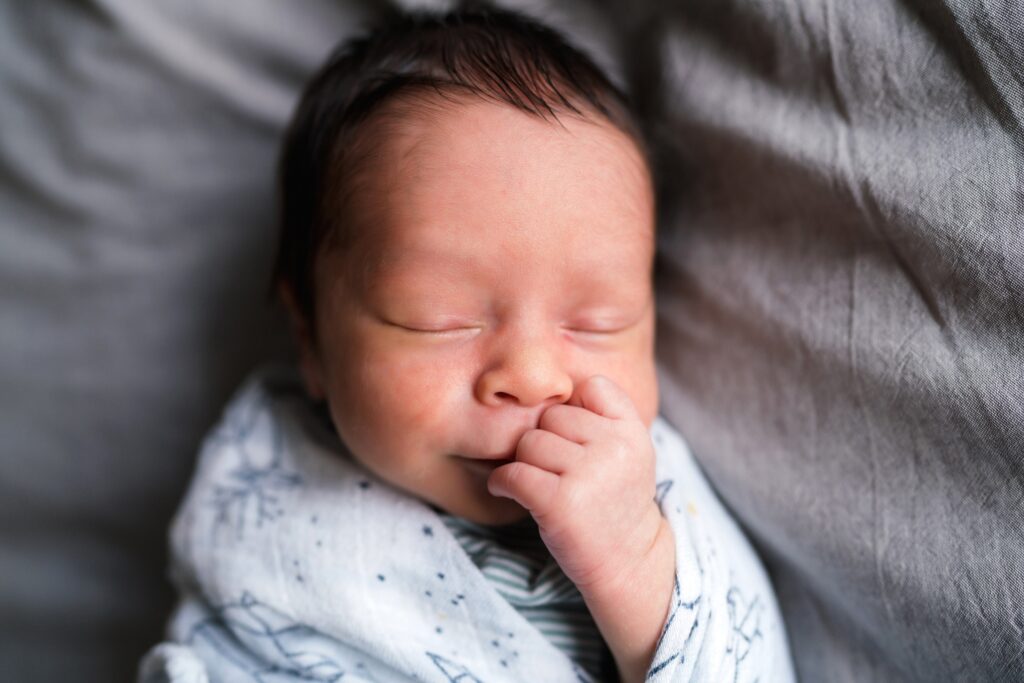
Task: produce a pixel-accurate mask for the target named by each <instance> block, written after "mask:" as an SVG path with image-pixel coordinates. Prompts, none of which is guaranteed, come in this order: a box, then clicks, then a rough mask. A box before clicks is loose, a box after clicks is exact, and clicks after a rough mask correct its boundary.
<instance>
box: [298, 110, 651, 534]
mask: <svg viewBox="0 0 1024 683" xmlns="http://www.w3.org/2000/svg"><path fill="white" fill-rule="evenodd" d="M379 151H380V154H379V156H377V157H376V158H375V160H374V161H373V162H372V163H373V165H372V167H371V168H369V169H368V170H367V171H366V173H365V174H364V177H363V178H362V181H361V184H360V185H359V188H360V190H359V192H360V194H359V196H357V197H356V198H355V200H354V206H353V207H352V210H353V211H354V215H355V216H357V217H358V230H359V234H360V235H361V236H362V237H360V238H359V239H358V240H357V242H356V243H355V245H354V246H353V247H352V248H350V249H346V250H345V251H344V252H343V251H342V250H334V251H331V250H329V249H328V250H326V251H325V252H324V253H323V254H322V255H321V256H320V257H319V259H318V261H317V266H316V276H315V284H316V291H317V308H316V316H317V327H318V329H317V337H316V342H317V343H316V346H315V347H313V346H311V345H307V346H306V348H305V351H304V354H303V355H304V358H303V370H304V374H305V377H306V381H307V385H308V386H309V388H310V391H311V392H312V393H313V394H314V395H321V396H324V397H325V398H326V399H327V401H328V403H329V406H330V412H331V415H332V418H333V420H334V423H335V426H336V427H337V429H338V432H339V434H340V436H341V437H342V439H343V440H344V441H345V443H346V444H347V445H348V447H349V449H350V450H351V451H352V453H353V454H354V455H355V457H356V458H357V459H358V460H360V461H361V462H362V463H363V464H365V465H366V467H367V468H369V469H370V470H371V471H373V472H375V473H376V474H377V475H378V476H380V477H381V478H382V479H384V480H387V481H389V482H391V483H392V484H394V485H396V486H398V487H400V488H402V489H404V490H406V491H408V492H409V493H412V494H414V495H416V496H417V497H419V498H421V499H424V500H426V501H428V502H430V503H433V504H435V505H437V506H438V507H440V508H442V509H445V510H447V511H448V512H450V513H452V514H455V515H458V516H461V517H465V518H467V519H470V520H472V521H475V522H478V523H482V524H505V523H510V522H514V521H517V520H519V519H521V518H523V517H525V516H526V514H527V513H526V511H525V510H524V509H523V508H521V507H520V506H519V505H518V504H516V503H515V502H513V501H511V500H509V499H507V498H496V497H494V496H491V495H490V494H489V493H488V492H487V485H486V482H487V477H488V475H489V474H490V472H492V471H493V470H494V469H495V467H497V466H498V465H499V464H501V463H502V462H505V461H507V459H508V458H511V457H513V456H514V455H515V449H516V445H517V443H518V441H519V438H520V436H521V435H522V434H523V433H524V432H526V431H527V430H529V429H533V428H535V427H536V426H537V422H538V419H539V416H540V414H541V413H542V412H543V411H544V410H545V409H546V408H547V407H548V406H551V405H553V404H555V403H564V402H568V401H570V399H571V398H572V397H573V395H574V391H575V390H576V388H577V387H578V386H579V385H580V383H581V382H582V381H583V380H584V379H586V378H588V377H590V376H592V375H595V374H602V375H605V376H607V377H609V378H611V379H612V380H613V381H615V382H616V383H617V384H618V385H619V386H621V387H622V388H623V389H624V390H625V391H626V392H627V393H628V394H629V395H630V396H631V397H632V399H633V401H634V403H635V404H636V407H637V409H638V411H639V413H640V415H641V417H642V418H643V420H644V421H645V423H646V424H647V425H648V426H649V425H650V423H651V421H652V420H653V419H654V417H655V414H656V412H657V403H658V394H657V384H656V380H655V370H654V360H653V344H654V333H653V330H654V300H653V292H652V288H651V267H652V259H653V249H654V239H653V237H654V211H653V196H652V190H651V183H650V178H649V176H648V172H647V170H646V166H645V164H644V162H643V160H642V157H641V155H640V153H639V152H638V151H637V150H636V148H635V146H634V144H633V143H632V142H631V141H630V139H629V138H628V137H627V136H626V135H625V134H623V133H621V132H620V131H618V130H617V129H615V128H614V127H613V126H612V125H610V124H607V123H605V122H592V121H583V120H580V119H577V118H574V117H569V116H565V117H563V118H562V119H561V121H560V123H552V122H547V121H543V120H541V119H538V118H536V117H532V116H530V115H528V114H525V113H522V112H520V111H517V110H515V109H513V108H511V107H507V106H502V105H498V104H492V103H485V102H477V101H475V100H473V101H467V102H465V103H460V104H458V105H448V106H447V107H446V108H445V109H444V111H443V112H441V113H435V114H431V115H427V116H423V117H416V119H415V120H412V121H408V122H403V123H402V125H401V131H400V132H397V133H396V132H395V131H391V134H390V137H389V139H388V140H387V141H386V142H384V143H383V145H382V148H381V149H380V150H379Z"/></svg>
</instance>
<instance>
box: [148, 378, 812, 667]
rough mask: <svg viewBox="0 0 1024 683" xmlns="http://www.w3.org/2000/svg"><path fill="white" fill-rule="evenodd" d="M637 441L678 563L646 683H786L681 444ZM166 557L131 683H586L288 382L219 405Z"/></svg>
mask: <svg viewBox="0 0 1024 683" xmlns="http://www.w3.org/2000/svg"><path fill="white" fill-rule="evenodd" d="M651 436H652V439H653V441H654V444H655V450H656V452H657V499H658V503H659V504H660V506H661V509H662V512H663V514H664V515H665V516H666V518H667V519H668V520H669V522H670V524H671V526H672V529H673V531H674V532H675V539H676V549H677V551H676V552H677V558H676V583H675V587H674V594H673V596H672V604H671V611H670V614H669V616H668V620H667V622H666V626H665V629H664V632H663V634H662V637H661V640H660V642H659V644H658V647H657V652H656V655H655V657H654V661H653V663H652V665H651V668H650V670H649V672H648V676H647V678H648V680H649V681H712V682H716V683H717V682H720V681H762V682H764V683H767V682H774V681H778V682H781V683H786V682H788V681H791V680H794V677H793V673H792V669H791V664H790V656H789V651H788V648H787V644H786V637H785V632H784V629H783V624H782V620H781V617H780V615H779V610H778V607H777V605H776V601H775V598H774V596H773V593H772V589H771V585H770V584H769V582H768V579H767V577H766V575H765V572H764V570H763V568H762V566H761V564H760V562H759V561H758V559H757V557H756V556H755V554H754V552H753V550H752V549H751V547H750V545H749V544H748V542H747V541H746V539H745V538H744V537H743V535H742V534H741V533H740V531H739V529H738V527H737V526H736V524H735V523H734V522H733V520H732V519H731V518H730V517H729V516H728V514H727V513H726V512H725V510H724V509H723V508H722V506H721V504H720V503H719V502H718V500H717V498H716V497H715V495H714V493H713V492H712V491H711V489H710V488H709V486H708V484H707V482H706V481H705V479H704V477H703V475H702V474H701V473H700V470H699V469H698V468H697V466H696V464H695V463H694V461H693V459H692V457H691V455H690V453H689V451H688V449H687V447H686V445H685V443H684V442H683V440H682V439H681V438H680V436H679V435H678V434H677V433H676V432H675V431H674V430H673V429H672V428H671V427H670V426H669V425H668V423H666V422H665V421H663V420H661V419H660V418H659V419H658V420H657V421H656V422H655V423H654V425H653V426H652V428H651ZM171 545H172V568H171V574H172V579H173V580H174V582H175V583H176V585H177V586H178V589H179V591H180V593H181V601H180V603H179V605H178V607H177V609H176V610H175V613H174V614H173V615H172V617H171V620H170V623H169V625H168V633H167V635H168V642H166V643H162V644H160V645H158V646H156V647H155V648H153V649H152V650H151V651H150V652H149V654H148V655H147V656H146V657H145V658H144V659H143V661H142V663H141V664H140V668H139V681H140V683H160V682H168V681H170V682H173V683H205V682H206V681H210V682H235V681H238V682H246V683H284V682H286V681H352V682H354V683H363V682H370V681H373V682H376V683H390V682H392V681H394V682H398V681H402V682H403V683H404V682H408V681H426V682H433V681H436V682H439V683H440V682H451V681H459V682H461V683H474V682H492V681H493V682H499V681H517V682H523V681H525V682H530V683H534V682H537V683H560V682H561V681H567V682H568V681H572V682H576V683H579V682H586V681H592V680H593V678H592V676H591V675H590V674H588V673H587V672H586V670H584V669H583V668H582V667H580V666H578V665H576V664H575V663H574V662H573V661H572V660H571V659H570V658H569V657H568V656H567V655H566V654H564V653H563V652H562V651H561V650H559V649H557V648H556V647H555V646H554V645H552V644H551V642H549V641H548V640H547V639H546V638H545V637H544V636H543V635H542V634H541V632H540V631H539V630H537V628H535V627H534V626H533V625H532V624H531V623H530V622H528V621H527V620H526V619H525V618H524V617H523V616H522V615H520V614H519V613H518V612H517V611H516V610H515V609H514V608H513V607H512V606H511V605H510V604H509V603H508V602H507V601H506V600H505V599H504V598H502V597H501V595H499V593H498V592H497V590H496V589H495V588H494V587H493V586H492V585H491V584H490V583H489V582H488V580H487V579H486V578H485V577H484V575H483V574H482V573H481V572H480V570H479V569H478V568H477V567H476V566H475V565H474V564H473V562H472V561H471V559H470V557H469V556H468V555H467V554H466V553H465V552H464V551H463V549H462V547H461V546H460V545H459V543H458V541H457V540H456V539H455V538H454V537H453V536H452V535H451V533H450V532H449V531H448V529H447V528H446V526H445V524H444V523H443V522H442V521H441V520H440V518H439V517H438V516H437V514H436V513H435V512H434V510H433V509H432V508H430V507H429V506H428V505H427V504H425V503H423V502H421V501H420V500H418V499H416V498H414V497H411V496H409V495H408V494H406V493H404V492H402V491H399V490H397V489H395V488H393V487H391V486H390V485H388V484H387V483H385V482H383V481H381V480H379V479H377V478H375V477H374V476H373V475H372V474H370V473H369V472H368V471H367V470H366V469H365V468H363V467H362V466H360V465H359V464H358V463H356V462H355V461H354V460H353V459H351V457H350V456H348V455H347V453H346V452H345V450H344V447H343V446H342V445H341V443H340V442H339V441H338V439H337V437H336V436H335V435H334V434H333V432H332V431H331V430H330V429H329V426H328V425H327V424H326V422H325V421H324V418H323V417H322V416H319V415H317V414H316V413H315V411H314V410H313V409H312V407H311V405H310V403H309V402H308V401H307V400H306V399H305V398H304V396H303V393H302V389H301V385H300V384H299V382H298V380H297V379H296V378H295V377H294V375H293V374H291V373H287V372H283V371H269V370H264V371H262V372H260V373H257V374H256V375H254V377H253V378H252V379H250V380H249V381H248V382H247V383H246V385H245V386H243V387H242V389H240V391H239V393H238V394H237V395H236V397H235V398H234V399H233V400H232V402H231V403H230V405H229V406H228V408H227V410H226V412H225V415H224V417H223V420H222V421H221V423H220V424H219V426H217V428H216V429H215V430H214V431H213V432H212V433H211V434H210V435H209V436H208V437H207V439H206V441H205V443H204V445H203V448H202V452H201V454H200V457H199V462H198V465H197V471H196V474H195V478H194V480H193V482H192V484H191V487H190V489H189V491H188V494H187V496H186V498H185V500H184V503H183V504H182V507H181V509H180V510H179V511H178V514H177V516H176V518H175V521H174V524H173V527H172V530H171Z"/></svg>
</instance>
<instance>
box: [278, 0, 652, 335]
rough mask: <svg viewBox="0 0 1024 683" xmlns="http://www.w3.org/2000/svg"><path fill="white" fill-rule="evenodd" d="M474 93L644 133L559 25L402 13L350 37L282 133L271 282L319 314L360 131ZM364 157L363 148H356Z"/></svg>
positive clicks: (504, 14) (487, 14)
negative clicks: (419, 102)
mask: <svg viewBox="0 0 1024 683" xmlns="http://www.w3.org/2000/svg"><path fill="white" fill-rule="evenodd" d="M460 93H467V94H471V95H475V96H478V97H481V98H483V99H487V100H492V101H495V102H499V103H505V104H508V105H511V106H513V107H516V108H518V109H521V110H523V111H525V112H528V113H530V114H533V115H536V116H539V117H541V118H545V119H551V120H555V119H557V117H558V115H559V114H563V113H571V114H576V115H583V113H584V112H588V113H591V114H597V115H598V116H601V117H603V118H605V119H606V120H608V121H609V122H610V123H612V124H613V125H615V126H616V127H617V128H619V129H620V130H622V131H623V132H624V133H626V134H627V135H629V136H630V137H631V138H632V139H633V140H634V141H635V142H636V144H637V147H638V148H639V149H640V151H641V153H642V154H644V155H645V156H646V149H645V146H644V143H643V137H642V134H641V132H640V128H639V126H638V125H637V123H636V120H635V118H634V116H633V114H632V113H631V110H630V106H629V103H628V101H627V99H626V97H625V95H624V94H623V93H622V92H620V91H619V90H618V88H616V87H615V85H613V84H612V83H611V82H610V81H609V79H608V78H607V77H606V76H605V75H604V74H603V73H602V72H601V70H600V68H598V67H597V66H596V65H595V64H594V62H592V61H591V60H590V58H588V57H587V56H586V55H584V54H583V53H581V52H580V51H578V50H576V49H575V48H573V47H571V46H570V45H569V44H568V43H567V42H566V41H565V39H564V38H562V36H561V35H559V34H558V33H557V32H556V31H554V30H552V29H550V28H548V27H546V26H543V25H541V24H539V23H537V22H535V21H532V20H530V19H528V18H526V17H524V16H522V15H520V14H517V13H514V12H510V11H507V10H499V9H495V8H492V7H484V6H481V5H479V4H478V3H464V4H463V6H462V7H461V8H460V9H457V10H454V11H451V12H449V13H447V14H438V13H427V12H420V13H413V14H402V13H396V14H393V15H392V16H391V17H390V18H389V19H388V20H387V21H386V22H385V23H384V24H382V25H380V26H378V27H377V29H376V30H374V31H373V32H371V33H370V34H369V35H367V36H365V37H362V38H357V39H354V40H350V41H347V42H344V43H342V44H341V45H340V46H339V47H338V48H337V49H336V50H335V52H334V53H333V54H332V55H331V56H330V57H329V58H328V60H327V62H326V63H325V64H324V66H323V67H322V68H321V69H320V70H319V71H318V72H317V73H316V75H315V76H314V77H313V78H312V80H311V81H310V82H309V84H308V85H307V86H306V89H305V91H304V92H303V94H302V97H301V99H300V101H299V104H298V107H297V109H296V111H295V114H294V116H293V118H292V121H291V124H290V126H289V128H288V130H287V132H286V134H285V139H284V145H283V149H282V154H281V159H280V167H279V169H278V173H279V178H278V181H279V191H280V202H281V204H280V226H279V227H280V237H279V243H278V252H277V261H276V263H275V266H274V273H273V284H274V285H282V284H285V285H288V286H289V287H290V288H291V290H292V293H293V295H294V297H295V301H296V304H297V305H298V307H299V310H300V312H301V313H302V314H303V315H305V317H306V318H307V321H308V323H309V324H310V325H311V326H312V325H314V324H315V320H314V296H313V294H314V286H313V263H314V260H315V258H316V255H317V253H318V251H319V250H320V249H321V248H322V247H323V245H324V244H325V241H326V240H327V239H328V238H330V239H332V240H333V239H334V238H335V237H337V236H338V233H339V232H344V231H343V230H340V228H342V227H343V226H340V225H339V221H338V220H337V217H338V214H339V213H340V211H339V210H338V209H339V207H340V206H341V205H342V203H341V202H339V201H337V197H335V198H334V200H332V194H334V195H337V193H339V192H343V191H344V190H343V189H338V188H344V186H345V182H344V181H345V180H346V179H347V178H348V177H349V175H350V174H351V172H352V170H353V169H352V168H350V167H351V166H353V165H354V161H353V160H352V159H351V158H349V157H351V156H352V154H349V155H346V151H351V150H352V148H353V145H352V143H353V141H354V140H355V136H354V133H355V132H356V131H357V130H358V129H359V128H360V126H361V124H363V123H364V122H366V121H367V119H368V118H369V117H370V115H371V114H372V113H374V112H376V111H377V110H379V108H380V107H381V105H382V104H383V103H384V102H386V101H392V100H394V99H395V98H396V96H403V97H404V96H412V95H436V96H440V97H442V98H451V97H452V96H453V95H457V94H460ZM356 156H358V155H356Z"/></svg>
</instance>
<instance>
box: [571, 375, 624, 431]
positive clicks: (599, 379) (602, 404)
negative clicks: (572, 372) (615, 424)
mask: <svg viewBox="0 0 1024 683" xmlns="http://www.w3.org/2000/svg"><path fill="white" fill-rule="evenodd" d="M572 398H573V401H572V402H578V403H579V405H581V406H583V407H584V408H586V409H587V410H590V411H592V412H595V413H597V414H598V415H603V416H604V417H610V418H612V419H617V420H620V419H624V418H637V419H639V416H638V415H637V412H636V406H635V405H633V399H631V398H630V397H629V394H627V393H626V392H625V391H624V390H623V389H622V387H620V386H619V385H618V384H616V383H615V382H613V381H612V380H610V379H608V378H607V377H605V376H604V375H594V376H592V377H588V378H587V379H585V380H583V382H581V383H580V385H579V387H578V388H577V390H576V393H575V394H574V395H573V397H572Z"/></svg>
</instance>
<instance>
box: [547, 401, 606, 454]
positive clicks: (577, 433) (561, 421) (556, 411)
mask: <svg viewBox="0 0 1024 683" xmlns="http://www.w3.org/2000/svg"><path fill="white" fill-rule="evenodd" d="M606 422H607V421H606V420H604V418H602V417H601V416H600V415H596V414H594V413H593V412H592V411H590V410H587V409H586V408H583V407H582V406H572V405H568V404H565V403H557V404H555V405H553V406H551V407H550V408H548V409H547V410H545V411H544V412H543V413H541V416H540V421H539V422H538V423H537V428H538V429H543V430H545V431H548V432H553V433H555V434H557V435H558V436H560V437H562V438H563V439H568V440H569V441H572V442H573V443H578V444H581V445H582V444H587V443H590V442H591V441H592V440H593V439H594V438H596V437H598V436H599V435H600V434H601V428H602V427H603V426H604V425H603V424H602V423H606Z"/></svg>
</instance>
